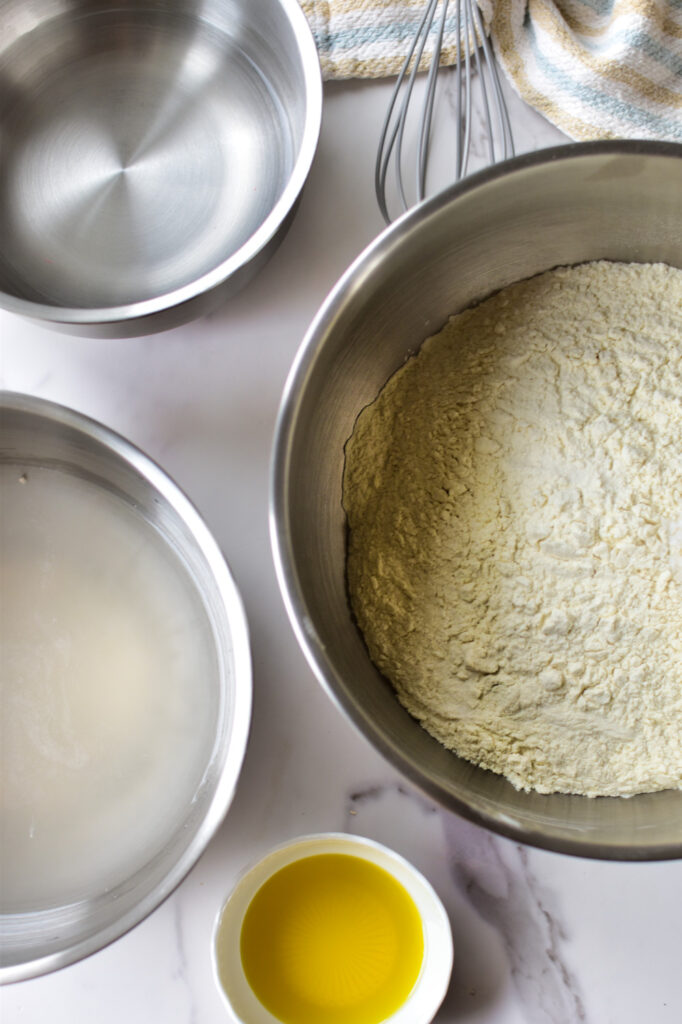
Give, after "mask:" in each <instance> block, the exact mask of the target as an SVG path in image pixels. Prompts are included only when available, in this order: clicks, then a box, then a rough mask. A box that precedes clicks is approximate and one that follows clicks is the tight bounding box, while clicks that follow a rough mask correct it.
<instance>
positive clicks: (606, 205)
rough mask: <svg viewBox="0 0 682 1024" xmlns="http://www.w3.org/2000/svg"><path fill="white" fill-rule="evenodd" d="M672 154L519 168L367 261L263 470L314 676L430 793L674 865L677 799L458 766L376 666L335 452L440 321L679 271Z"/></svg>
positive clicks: (278, 549) (547, 840) (598, 850)
mask: <svg viewBox="0 0 682 1024" xmlns="http://www.w3.org/2000/svg"><path fill="white" fill-rule="evenodd" d="M681 177H682V147H677V146H669V147H666V146H656V145H646V144H638V143H632V144H627V143H626V144H610V143H602V144H588V145H584V146H580V145H576V146H568V147H563V148H562V149H559V150H555V151H550V152H549V153H545V154H535V155H534V156H530V157H525V158H519V159H518V160H516V161H512V162H511V163H510V164H509V165H507V166H502V167H497V168H493V169H492V170H490V171H488V172H484V173H482V174H481V175H477V176H475V177H474V178H472V179H470V180H469V181H468V182H466V183H464V184H463V185H461V186H458V187H456V188H454V189H453V190H450V191H449V192H446V193H443V194H442V195H441V196H439V197H436V198H435V199H434V200H431V201H430V202H428V203H426V204H425V205H423V206H422V207H421V208H419V209H417V210H416V211H414V212H413V213H411V214H408V215H407V216H406V217H405V218H403V219H402V220H401V221H399V222H398V223H397V224H395V225H394V226H393V227H392V228H391V229H389V230H388V231H387V232H385V233H384V235H382V236H381V237H380V238H379V239H378V240H377V242H376V243H375V244H374V245H373V246H371V247H370V249H369V250H367V252H366V253H365V254H363V255H362V256H361V257H360V258H359V260H358V261H357V262H356V263H355V264H354V266H353V267H351V269H350V270H349V271H348V273H347V275H346V276H345V277H344V278H343V279H342V281H341V282H340V283H339V285H338V286H337V288H336V290H335V291H334V293H333V294H332V295H331V296H330V298H329V299H328V301H327V303H326V304H325V306H324V307H323V309H322V310H321V312H320V314H319V315H318V318H317V320H316V322H315V323H314V324H313V326H312V328H311V330H310V332H309V335H308V338H307V341H306V343H305V344H304V345H303V346H302V349H301V351H300V353H299V357H298V360H297V363H296V365H295V366H294V368H293V370H292V374H291V376H290V379H289V383H288V386H287V391H286V393H285V396H284V400H283V404H282V409H281V412H280V421H279V425H278V434H277V439H276V445H275V452H274V462H273V531H272V532H273V543H274V548H275V559H276V562H277V566H278V574H279V579H280V584H281V586H282V590H283V593H284V596H285V601H286V603H287V607H288V611H289V614H290V617H291V619H292V623H293V625H294V628H295V630H296V632H297V635H298V637H299V640H300V642H301V644H302V646H303V648H304V650H305V652H306V654H307V655H308V658H309V660H310V661H311V664H312V666H313V668H314V669H315V671H316V673H317V675H318V677H319V678H320V680H321V681H322V683H323V684H324V685H325V686H326V688H327V689H328V691H329V692H330V694H331V695H332V697H333V698H334V699H335V700H336V701H337V702H338V703H339V705H340V706H341V707H342V708H343V709H344V710H345V711H346V712H347V714H348V715H349V716H350V717H351V719H352V720H353V721H354V723H355V724H356V725H357V726H358V727H359V728H360V730H361V731H362V732H363V733H364V735H365V736H366V737H367V738H368V739H369V740H370V741H371V742H372V743H373V744H374V745H375V746H376V747H378V748H379V749H380V750H381V751H382V752H383V753H384V754H385V755H386V756H387V757H388V758H389V760H390V761H392V763H393V764H394V765H395V766H396V767H397V768H399V769H400V770H401V771H402V772H404V773H405V774H406V775H407V776H408V777H409V778H411V779H412V780H413V781H414V782H415V783H416V784H418V785H419V786H420V787H422V788H423V789H424V790H425V791H427V792H428V793H429V794H431V795H432V796H433V797H435V798H436V799H437V800H439V801H440V802H441V803H443V804H444V805H445V806H446V807H450V808H452V809H453V810H455V811H458V812H460V813H463V814H465V815H467V816H469V817H471V818H473V819H475V820H477V821H480V822H482V823H484V824H486V825H488V826H490V827H491V828H493V829H496V830H497V831H499V832H502V833H505V834H507V835H510V836H513V837H515V838H517V839H520V840H522V841H525V842H528V843H532V844H536V845H539V846H543V847H547V848H549V849H555V850H562V851H565V852H571V853H578V854H585V855H589V856H595V857H605V858H621V859H646V858H656V857H672V856H679V855H681V854H682V792H679V791H669V792H662V793H655V794H646V795H642V796H636V797H633V798H630V799H613V798H600V799H596V800H594V799H588V798H586V797H578V796H564V795H550V796H545V795H541V794H538V793H524V792H520V791H517V790H516V789H515V788H514V787H513V786H512V785H511V784H510V783H509V782H507V781H506V780H505V779H503V778H501V777H499V776H496V775H493V774H491V773H489V772H486V771H483V770H481V769H480V768H477V767H474V766H473V765H471V764H469V763H468V762H465V761H463V760H460V759H459V758H457V757H455V756H454V755H452V754H451V753H449V752H448V751H447V750H446V749H445V748H444V747H442V746H441V745H440V744H439V743H438V742H437V741H436V740H434V739H432V738H431V737H430V736H429V735H428V734H427V733H426V732H425V731H424V730H423V729H422V728H421V727H420V726H419V725H418V724H417V722H416V721H415V720H414V719H412V718H411V717H410V715H409V714H408V713H407V712H406V711H405V710H404V709H403V708H402V707H401V706H400V704H399V703H398V701H397V700H396V698H395V696H394V694H393V691H392V689H391V687H390V685H389V684H388V682H387V681H386V680H385V679H384V678H383V677H382V676H381V675H380V673H379V672H378V671H377V670H376V669H375V668H374V666H373V665H372V663H371V662H370V660H369V657H368V654H367V651H366V648H365V646H364V643H363V640H362V638H361V636H360V634H359V632H358V630H357V628H356V626H355V624H354V621H353V619H352V617H351V614H350V610H349V605H348V601H347V595H346V586H345V530H346V525H345V518H344V513H343V509H342V507H341V485H342V472H343V448H344V444H345V442H346V440H347V439H348V437H349V436H350V434H351V432H352V429H353V425H354V422H355V419H356V417H357V415H358V413H359V412H360V410H361V409H362V408H363V407H364V406H365V405H366V404H367V403H369V402H371V401H372V400H373V399H374V398H375V397H376V395H377V393H378V391H379V390H380V388H381V387H382V385H383V384H384V383H385V382H386V380H387V378H388V377H389V376H390V375H391V373H393V372H394V371H395V370H396V369H397V368H398V367H399V366H400V365H401V364H402V363H403V362H404V360H405V359H406V357H407V356H409V355H410V354H412V353H413V352H414V351H415V350H416V349H417V348H418V346H419V345H420V343H421V342H422V341H423V340H424V339H425V338H426V337H428V336H429V335H431V334H434V333H435V332H436V331H438V330H439V329H440V328H441V327H442V326H443V324H444V323H445V322H446V320H447V318H448V317H449V316H450V315H451V314H452V313H454V312H457V311H458V310H461V309H462V308H464V307H466V306H467V305H469V304H471V303H472V302H474V301H476V300H480V299H482V298H484V297H485V296H487V295H488V294H490V293H491V292H493V291H495V290H496V289H499V288H502V287H504V286H505V285H507V284H510V283H511V282H513V281H517V280H520V279H522V278H525V277H529V276H531V275H533V274H537V273H539V272H541V271H544V270H547V269H549V268H551V267H554V266H557V265H561V264H575V263H580V262H583V261H586V260H595V259H609V260H622V261H638V262H656V261H662V262H665V263H668V264H671V265H673V266H677V267H682V189H680V180H681Z"/></svg>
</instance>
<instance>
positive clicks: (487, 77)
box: [374, 0, 514, 224]
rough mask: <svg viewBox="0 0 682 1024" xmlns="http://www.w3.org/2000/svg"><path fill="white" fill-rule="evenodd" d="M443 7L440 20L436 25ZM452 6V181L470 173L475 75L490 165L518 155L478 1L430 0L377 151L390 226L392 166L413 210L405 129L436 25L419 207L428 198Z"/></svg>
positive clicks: (421, 118)
mask: <svg viewBox="0 0 682 1024" xmlns="http://www.w3.org/2000/svg"><path fill="white" fill-rule="evenodd" d="M439 4H440V15H439V17H438V21H437V23H436V14H437V10H438V6H439ZM451 6H452V7H454V33H455V38H456V48H457V49H456V56H457V61H456V65H455V71H454V73H455V97H456V100H455V120H456V124H455V153H454V173H453V180H454V181H459V180H460V179H461V178H462V177H464V175H465V174H466V173H467V167H468V163H469V155H470V148H471V120H472V82H473V79H474V75H475V72H476V71H477V72H478V79H479V82H480V91H481V97H482V101H483V109H484V117H485V122H486V128H487V137H488V157H489V162H490V163H491V164H492V163H495V162H496V161H497V160H500V159H506V158H507V157H510V156H513V155H514V142H513V138H512V131H511V124H510V121H509V111H508V109H507V105H506V102H505V99H504V94H503V92H502V86H501V84H500V78H499V73H498V69H497V64H496V62H495V59H494V57H493V53H492V50H491V46H490V42H489V41H488V38H487V36H486V33H485V29H484V26H483V19H482V17H481V13H480V11H479V9H478V5H477V3H476V0H453V3H452V5H450V4H449V0H426V6H425V9H424V13H423V15H422V18H421V21H420V22H419V26H418V28H417V31H416V33H415V36H414V39H413V41H412V44H411V47H410V50H409V52H408V54H407V56H406V58H405V61H404V63H403V66H402V68H401V70H400V73H399V75H398V78H397V80H396V84H395V88H394V90H393V94H392V97H391V101H390V103H389V106H388V111H387V113H386V118H385V120H384V124H383V128H382V132H381V138H380V142H379V147H378V151H377V159H376V167H375V177H374V184H375V191H376V197H377V202H378V203H379V209H380V210H381V213H382V216H383V217H384V220H385V221H386V223H387V224H388V223H390V221H391V217H390V215H389V212H388V201H387V195H386V192H387V184H388V180H389V172H390V170H391V166H393V171H394V176H395V179H394V180H395V185H396V188H397V195H398V198H399V200H400V203H401V204H402V208H403V210H407V209H408V208H409V206H410V205H411V204H410V203H409V202H408V199H407V195H406V189H405V184H404V177H403V164H404V162H405V158H404V152H403V150H404V142H405V134H406V126H407V121H408V111H409V109H410V102H411V100H412V93H413V89H414V84H415V79H416V76H417V72H418V70H419V68H420V65H421V64H422V58H423V55H424V48H425V46H426V43H427V41H428V39H429V36H430V35H431V34H432V32H433V31H434V25H435V42H434V49H433V57H432V60H431V63H430V65H429V71H428V77H427V80H426V90H425V95H424V100H423V104H422V107H421V111H420V112H418V116H417V122H418V123H417V131H418V139H417V157H416V167H415V172H416V180H415V194H416V202H421V200H422V199H423V198H424V196H425V190H426V171H427V167H428V161H429V150H430V144H431V130H432V120H433V108H434V100H435V96H436V79H437V76H438V70H439V67H440V57H441V51H442V46H443V38H444V34H445V27H446V23H447V15H448V10H449V8H450V7H451ZM392 158H393V160H392Z"/></svg>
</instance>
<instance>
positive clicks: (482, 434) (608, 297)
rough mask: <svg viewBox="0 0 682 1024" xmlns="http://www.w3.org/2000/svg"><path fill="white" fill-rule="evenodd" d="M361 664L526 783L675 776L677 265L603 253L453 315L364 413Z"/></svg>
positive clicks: (359, 518) (681, 633) (681, 678)
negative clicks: (615, 259)
mask: <svg viewBox="0 0 682 1024" xmlns="http://www.w3.org/2000/svg"><path fill="white" fill-rule="evenodd" d="M344 505H345V507H346V511H347V515H348V522H349V528H350V532H349V550H348V583H349V590H350V595H351V602H352V606H353V610H354V612H355V614H356V616H357V620H358V623H359V625H360V628H361V630H362V632H363V634H364V636H365V639H366V642H367V645H368V648H369V651H370V654H371V656H372V658H373V660H374V662H375V663H376V664H377V665H378V667H379V668H380V669H381V670H382V671H383V672H384V674H385V675H386V676H387V677H388V678H389V679H390V680H391V681H392V683H393V685H394V686H395V689H396V691H397V693H398V696H399V698H400V700H401V702H402V703H403V704H404V705H405V707H406V708H407V709H408V710H409V711H410V712H411V713H412V714H413V715H414V716H415V717H417V718H418V719H419V720H420V721H421V722H422V724H423V725H424V727H425V728H426V729H427V730H428V731H429V732H430V733H432V734H433V735H434V736H435V737H437V739H439V740H440V741H441V742H442V743H443V744H445V746H447V747H449V748H451V749H453V750H455V751H456V752H457V753H458V754H459V755H460V756H462V757H464V758H467V759H468V760H470V761H473V762H474V763H476V764H480V765H482V766H483V767H486V768H489V769H491V770H492V771H495V772H499V773H501V774H503V775H505V776H507V778H509V779H510V780H511V781H512V782H513V783H514V785H515V786H517V787H519V788H522V789H536V790H539V791H540V792H570V793H582V794H586V795H588V796H596V795H607V794H608V795H616V794H619V795H630V794H634V793H639V792H646V791H652V790H658V789H666V788H673V787H682V271H679V270H673V269H671V268H669V267H665V266H662V265H655V266H651V265H648V266H643V265H635V264H632V265H627V264H613V263H603V262H602V263H593V264H586V265H583V266H579V267H574V268H568V269H561V270H556V271H551V272H549V273H547V274H543V275H542V276H540V277H536V278H533V279H530V280H528V281H524V282H521V283H520V284H518V285H514V286H512V287H510V288H507V289H505V290H504V291H503V292H500V293H499V294H497V295H495V296H493V297H492V298H491V299H488V300H487V301H486V302H484V303H483V304H481V305H480V306H478V307H477V308H475V309H471V310H467V311H466V312H464V313H462V314H460V315H458V316H456V317H453V318H452V320H451V321H450V323H449V324H448V325H447V326H446V327H445V329H444V330H443V331H442V332H441V333H440V334H439V335H437V336H436V337H434V338H431V339H429V340H428V341H427V342H425V344H424V345H423V346H422V349H421V351H420V353H419V354H418V355H417V356H416V357H415V358H413V359H411V360H409V361H408V362H407V363H406V364H405V366H404V367H402V368H401V370H400V371H398V373H396V374H395V375H394V376H393V377H392V378H391V380H390V381H389V383H388V384H387V385H386V387H385V388H384V390H383V391H382V393H381V394H380V396H379V398H378V399H377V400H376V402H374V403H373V404H372V405H371V406H369V407H368V408H367V409H365V410H364V411H363V412H362V414H361V415H360V417H359V419H358V422H357V424H356V428H355V430H354V433H353V436H352V438H351V440H350V441H349V442H348V445H347V451H346V472H345V478H344Z"/></svg>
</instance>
